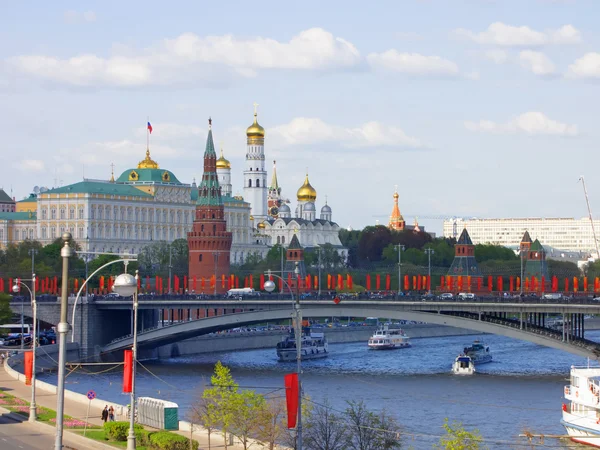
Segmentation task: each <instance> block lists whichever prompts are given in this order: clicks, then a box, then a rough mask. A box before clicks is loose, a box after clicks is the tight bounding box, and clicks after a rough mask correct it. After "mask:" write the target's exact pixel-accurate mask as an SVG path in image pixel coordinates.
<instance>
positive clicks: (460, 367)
mask: <svg viewBox="0 0 600 450" xmlns="http://www.w3.org/2000/svg"><path fill="white" fill-rule="evenodd" d="M452 373H453V374H455V375H473V374H474V373H475V363H474V362H473V360H472V359H471V357H470V356H466V355H458V356H457V357H456V359H455V360H454V362H453V363H452Z"/></svg>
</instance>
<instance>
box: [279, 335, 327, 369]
mask: <svg viewBox="0 0 600 450" xmlns="http://www.w3.org/2000/svg"><path fill="white" fill-rule="evenodd" d="M301 339H302V340H301V347H300V350H301V353H302V354H301V359H302V361H304V360H305V359H317V358H325V357H326V356H327V355H328V354H329V353H328V346H327V338H326V337H325V333H315V332H312V331H310V329H309V328H304V329H303V332H302V338H301ZM277 358H278V359H279V361H280V362H290V361H296V360H297V359H298V355H297V353H296V336H295V335H294V332H293V331H292V332H291V333H290V334H289V335H288V336H286V337H285V338H284V339H283V340H282V341H281V342H278V343H277Z"/></svg>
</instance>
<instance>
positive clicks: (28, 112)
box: [0, 0, 600, 231]
mask: <svg viewBox="0 0 600 450" xmlns="http://www.w3.org/2000/svg"><path fill="white" fill-rule="evenodd" d="M599 16H600V4H598V3H597V2H594V1H593V0H589V1H585V0H562V1H561V0H519V1H511V0H497V1H492V0H487V1H486V0H421V1H418V0H403V1H375V2H355V1H328V2H316V1H314V2H312V1H305V2H302V3H291V2H281V1H277V2H276V1H273V2H260V1H255V2H233V1H232V2H226V3H225V2H210V3H209V2H191V1H190V2H183V1H181V2H171V3H169V4H166V3H164V2H153V1H145V2H133V1H132V2H116V1H114V2H112V1H111V2H85V3H83V2H60V1H56V2H46V3H39V4H37V6H36V7H35V8H33V7H31V6H30V5H29V4H26V3H22V2H13V4H10V5H8V6H7V5H5V7H4V9H3V14H2V17H1V18H0V25H1V26H0V103H1V104H2V106H3V107H2V108H0V132H1V133H2V136H3V142H2V147H1V148H2V149H3V150H2V156H3V160H4V161H5V168H7V169H8V170H5V171H4V175H3V177H2V181H1V182H0V184H2V186H3V187H4V188H5V189H6V190H7V191H9V190H10V189H11V187H12V189H13V193H14V195H15V196H16V197H17V198H22V197H24V196H26V195H28V193H29V192H30V191H31V190H32V188H33V186H34V185H40V186H48V187H51V186H53V185H55V179H58V180H62V184H68V183H73V182H76V181H79V180H81V178H82V174H83V173H84V172H85V176H86V177H88V178H103V179H107V178H109V177H110V164H111V163H114V164H115V172H116V175H118V174H120V173H121V172H122V171H125V170H126V169H128V168H130V167H134V166H135V165H136V164H137V162H138V161H139V160H140V159H142V158H143V156H144V151H145V141H146V136H145V131H144V129H145V122H146V117H147V116H149V117H150V121H151V122H152V124H153V127H154V132H153V134H152V137H151V142H150V150H151V153H152V156H153V158H154V159H156V160H157V161H158V162H159V164H160V165H161V167H163V168H166V169H169V170H171V171H173V172H174V173H175V174H176V175H177V177H178V178H179V179H180V180H182V181H184V182H191V181H192V179H193V177H196V179H199V178H200V176H201V172H202V153H203V150H204V143H205V137H206V128H207V118H208V116H212V118H213V132H214V136H215V140H216V141H217V145H220V144H219V143H221V142H222V143H223V144H222V145H223V148H224V152H225V155H226V157H227V158H228V159H230V160H231V162H232V165H233V170H232V174H233V182H234V188H233V189H234V193H235V192H241V191H242V184H241V183H242V170H243V168H244V155H245V133H244V131H245V128H246V127H247V126H249V125H250V123H251V122H252V113H253V106H252V104H253V103H254V102H257V103H258V104H259V105H260V106H259V107H258V111H259V122H260V123H261V124H262V125H263V126H264V127H265V129H266V132H267V135H266V144H265V146H266V147H265V148H266V159H267V161H269V164H268V166H269V167H270V165H271V161H272V160H274V159H276V160H277V161H278V163H277V166H278V168H277V170H278V174H279V182H280V185H281V186H282V187H283V193H284V195H285V196H287V197H288V198H290V200H291V201H292V207H293V206H294V205H295V193H296V190H297V189H298V187H300V185H301V184H302V181H303V178H304V173H305V171H306V170H308V173H309V176H310V180H311V183H312V184H313V186H314V187H315V188H316V189H317V192H318V199H317V206H318V207H320V206H321V205H322V204H323V203H324V199H325V196H327V197H328V199H329V204H330V206H331V207H332V209H333V218H334V220H335V221H337V222H338V223H339V224H340V225H341V226H344V227H346V226H349V225H351V226H352V227H354V228H360V227H363V226H365V225H368V224H373V223H375V221H376V220H379V221H380V222H381V223H386V222H387V215H389V213H390V212H391V209H392V194H393V192H394V186H395V185H398V190H399V193H400V208H401V211H402V213H403V214H404V215H405V217H406V219H407V221H408V222H409V223H412V221H413V219H414V218H413V216H414V215H420V216H421V219H420V220H419V222H420V223H421V224H425V225H426V226H427V227H428V228H430V229H434V230H436V231H440V230H441V220H436V219H427V217H437V216H454V215H456V216H477V217H517V216H546V217H556V216H575V217H580V216H584V215H586V209H585V201H584V197H583V191H582V189H581V185H580V184H577V180H578V178H579V176H580V175H585V176H586V182H587V184H588V190H589V193H590V196H591V201H592V207H596V210H598V211H600V209H599V208H600V180H598V177H597V175H596V171H595V170H593V169H594V168H595V167H597V166H598V165H599V163H600V157H599V156H598V151H597V150H598V142H599V137H600V131H599V130H598V128H599V127H598V119H599V117H598V104H600V102H599V100H600V95H599V94H600V91H599V88H600V84H599V83H600V36H599V34H598V31H597V18H598V17H599ZM269 177H270V175H269ZM59 183H60V182H59Z"/></svg>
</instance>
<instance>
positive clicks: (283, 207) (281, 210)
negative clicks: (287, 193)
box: [279, 203, 292, 214]
mask: <svg viewBox="0 0 600 450" xmlns="http://www.w3.org/2000/svg"><path fill="white" fill-rule="evenodd" d="M291 212H292V211H291V210H290V207H289V206H288V205H286V204H285V203H284V204H283V205H281V206H280V207H279V213H280V214H281V213H291Z"/></svg>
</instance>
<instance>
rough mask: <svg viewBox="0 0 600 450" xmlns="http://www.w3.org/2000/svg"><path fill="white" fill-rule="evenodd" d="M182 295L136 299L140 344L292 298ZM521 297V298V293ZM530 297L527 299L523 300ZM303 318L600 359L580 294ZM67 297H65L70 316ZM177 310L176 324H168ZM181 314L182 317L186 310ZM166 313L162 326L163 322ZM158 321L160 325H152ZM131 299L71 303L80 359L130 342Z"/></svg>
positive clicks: (327, 305)
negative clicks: (458, 332) (382, 321)
mask: <svg viewBox="0 0 600 450" xmlns="http://www.w3.org/2000/svg"><path fill="white" fill-rule="evenodd" d="M205 297H206V296H202V298H197V297H196V296H186V297H184V298H176V299H174V298H172V297H168V296H161V297H158V296H156V297H151V296H143V297H142V296H141V297H140V300H139V310H140V311H139V320H138V323H139V329H138V345H139V348H140V349H142V350H144V349H146V350H149V349H152V348H156V347H158V346H161V345H166V344H170V343H174V342H178V341H181V340H184V339H189V338H192V337H195V336H200V335H203V334H208V333H212V332H215V331H219V330H226V329H231V328H237V327H240V326H245V325H252V324H257V323H264V322H267V321H271V322H272V321H278V320H285V319H289V318H290V317H291V313H292V307H291V305H292V303H291V301H290V300H289V298H288V299H285V298H283V299H282V298H278V296H266V297H261V298H254V299H244V300H228V299H223V298H218V297H214V298H205ZM520 300H523V299H520ZM527 300H530V299H527ZM301 304H302V310H303V315H304V317H311V318H313V317H314V318H317V317H382V318H390V319H397V320H415V321H422V322H427V323H431V324H438V325H446V326H452V327H457V328H464V329H470V330H474V331H476V332H481V333H493V334H498V335H502V336H507V337H511V338H515V339H521V340H525V341H530V342H533V343H536V344H539V345H545V346H548V347H553V348H557V349H560V350H564V351H567V352H570V353H573V354H576V355H579V356H583V357H590V358H594V359H600V344H597V343H595V342H593V341H590V340H587V339H585V322H584V316H585V315H589V314H600V303H598V302H593V301H588V300H587V299H578V300H573V299H569V300H564V301H561V302H559V301H549V300H542V299H531V301H528V302H523V301H517V300H515V299H504V298H498V297H496V298H482V299H480V300H477V301H473V300H469V301H465V300H463V301H440V300H431V299H423V300H417V299H414V298H413V299H406V298H404V299H402V298H401V299H400V300H391V299H383V300H382V299H368V300H343V301H342V302H341V303H340V304H338V305H335V304H333V303H332V302H331V300H330V299H328V300H314V299H309V300H302V301H301ZM11 308H12V309H13V311H14V312H15V313H20V312H21V308H22V309H23V312H24V315H25V316H27V317H31V307H30V304H29V302H28V301H24V300H20V301H13V302H11ZM72 308H73V299H71V300H70V302H69V315H68V317H69V318H70V317H71V313H72ZM174 311H178V312H179V314H178V318H179V320H182V319H183V320H184V321H181V322H172V320H173V317H174ZM186 312H187V320H185V316H186V314H185V313H186ZM550 314H554V315H558V316H559V317H560V320H561V323H562V326H561V327H560V328H559V329H556V328H553V327H551V326H550V325H551V323H550V321H549V319H548V317H549V315H550ZM59 316H60V302H58V299H55V300H52V301H47V302H40V301H38V317H39V318H40V320H42V321H44V322H46V323H48V324H52V325H56V323H58V319H59ZM165 318H166V324H165ZM159 321H162V325H163V326H161V327H157V324H159ZM132 324H133V321H132V301H131V299H123V298H116V299H110V300H109V299H96V300H91V299H90V300H89V301H88V300H83V301H82V302H81V304H78V305H77V314H76V323H75V326H74V329H75V332H74V337H75V340H76V341H78V342H79V343H80V348H81V352H82V357H83V358H86V357H97V356H99V355H100V354H111V353H115V352H120V351H122V350H123V349H126V348H128V347H131V345H132V337H131V331H132V329H133V325H132Z"/></svg>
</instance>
